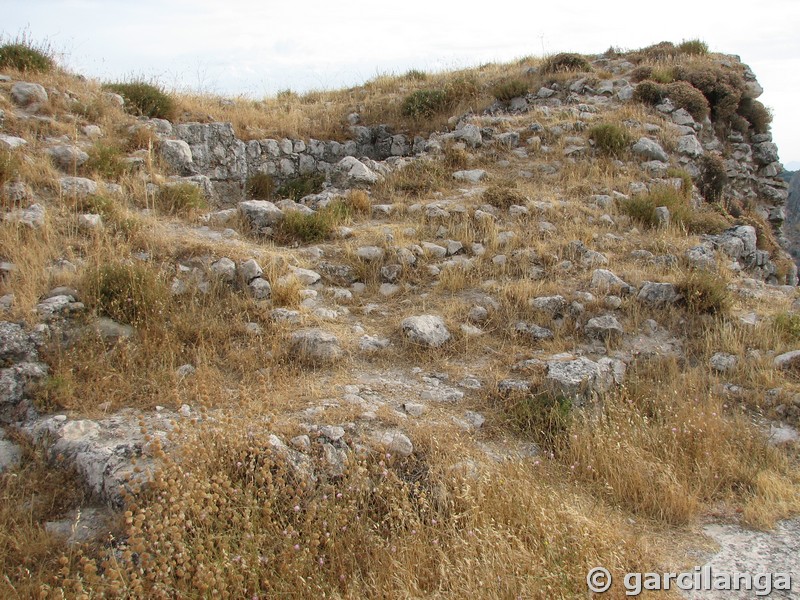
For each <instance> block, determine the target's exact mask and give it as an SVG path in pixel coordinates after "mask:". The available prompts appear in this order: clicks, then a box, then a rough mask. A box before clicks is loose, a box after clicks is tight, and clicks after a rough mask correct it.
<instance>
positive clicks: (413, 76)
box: [403, 69, 428, 81]
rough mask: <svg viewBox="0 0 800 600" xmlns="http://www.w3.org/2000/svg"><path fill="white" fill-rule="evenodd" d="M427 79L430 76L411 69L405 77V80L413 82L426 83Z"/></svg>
mask: <svg viewBox="0 0 800 600" xmlns="http://www.w3.org/2000/svg"><path fill="white" fill-rule="evenodd" d="M427 78H428V74H427V73H426V72H425V71H420V70H419V69H410V70H408V71H406V73H405V75H403V79H409V80H411V81H425V80H426V79H427Z"/></svg>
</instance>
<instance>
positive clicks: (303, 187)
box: [276, 173, 325, 201]
mask: <svg viewBox="0 0 800 600" xmlns="http://www.w3.org/2000/svg"><path fill="white" fill-rule="evenodd" d="M323 183H325V176H324V175H322V174H319V173H314V174H311V173H309V174H308V175H298V176H297V177H293V178H292V179H289V180H288V181H286V182H285V183H284V184H283V185H282V186H281V187H279V188H278V191H277V192H276V194H277V195H278V196H280V197H281V198H288V199H290V200H294V201H297V200H300V198H304V197H306V196H308V195H309V194H318V193H319V192H321V191H322V184H323Z"/></svg>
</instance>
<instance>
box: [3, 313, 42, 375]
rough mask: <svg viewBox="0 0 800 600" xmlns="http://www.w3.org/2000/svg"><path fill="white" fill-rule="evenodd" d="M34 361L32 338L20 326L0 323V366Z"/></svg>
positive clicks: (34, 348) (34, 352)
mask: <svg viewBox="0 0 800 600" xmlns="http://www.w3.org/2000/svg"><path fill="white" fill-rule="evenodd" d="M32 360H36V345H35V344H34V341H33V338H32V337H31V335H30V334H28V333H27V332H26V331H25V330H24V329H23V328H22V327H21V326H19V325H17V324H16V323H9V322H8V321H0V366H7V365H10V364H14V363H18V362H26V361H32Z"/></svg>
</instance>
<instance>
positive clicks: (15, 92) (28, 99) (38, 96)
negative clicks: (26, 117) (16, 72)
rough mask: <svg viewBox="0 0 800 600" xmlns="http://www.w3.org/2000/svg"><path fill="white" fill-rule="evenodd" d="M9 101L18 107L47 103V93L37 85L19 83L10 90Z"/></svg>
mask: <svg viewBox="0 0 800 600" xmlns="http://www.w3.org/2000/svg"><path fill="white" fill-rule="evenodd" d="M11 99H12V100H13V101H14V104H17V105H19V106H30V105H31V104H42V103H44V102H47V92H46V91H45V89H44V88H43V87H42V86H41V85H39V84H38V83H27V82H24V81H19V82H17V83H15V84H14V86H13V87H12V88H11Z"/></svg>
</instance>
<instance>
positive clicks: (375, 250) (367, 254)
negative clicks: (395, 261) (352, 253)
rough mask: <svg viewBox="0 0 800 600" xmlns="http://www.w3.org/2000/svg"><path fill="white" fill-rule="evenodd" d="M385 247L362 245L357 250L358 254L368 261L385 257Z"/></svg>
mask: <svg viewBox="0 0 800 600" xmlns="http://www.w3.org/2000/svg"><path fill="white" fill-rule="evenodd" d="M383 255H384V251H383V248H379V247H378V246H361V247H360V248H358V249H357V250H356V256H358V258H360V259H361V260H363V261H366V262H375V261H379V260H382V259H383Z"/></svg>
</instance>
